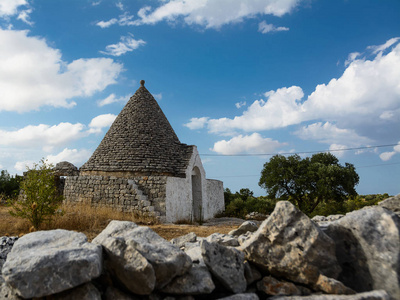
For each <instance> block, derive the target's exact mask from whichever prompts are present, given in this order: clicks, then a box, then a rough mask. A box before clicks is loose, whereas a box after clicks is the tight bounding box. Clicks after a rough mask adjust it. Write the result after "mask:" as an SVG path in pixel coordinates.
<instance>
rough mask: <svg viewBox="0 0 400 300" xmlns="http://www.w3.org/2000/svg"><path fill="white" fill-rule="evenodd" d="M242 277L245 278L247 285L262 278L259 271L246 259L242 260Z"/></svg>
mask: <svg viewBox="0 0 400 300" xmlns="http://www.w3.org/2000/svg"><path fill="white" fill-rule="evenodd" d="M244 277H245V278H246V282H247V285H250V284H252V283H253V282H256V281H258V280H260V279H261V278H262V276H261V273H260V272H259V271H258V270H257V269H256V267H254V266H253V265H252V264H250V263H249V262H248V261H247V260H246V261H245V262H244Z"/></svg>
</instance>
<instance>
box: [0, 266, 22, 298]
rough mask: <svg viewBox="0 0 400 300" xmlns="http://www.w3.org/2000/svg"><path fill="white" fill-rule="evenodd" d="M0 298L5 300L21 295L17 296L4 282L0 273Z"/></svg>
mask: <svg viewBox="0 0 400 300" xmlns="http://www.w3.org/2000/svg"><path fill="white" fill-rule="evenodd" d="M0 274H1V273H0ZM0 299H7V300H19V299H22V298H21V297H18V295H17V293H16V292H15V291H14V290H12V289H11V288H10V287H9V286H8V285H7V284H6V282H5V281H4V279H3V277H1V275H0Z"/></svg>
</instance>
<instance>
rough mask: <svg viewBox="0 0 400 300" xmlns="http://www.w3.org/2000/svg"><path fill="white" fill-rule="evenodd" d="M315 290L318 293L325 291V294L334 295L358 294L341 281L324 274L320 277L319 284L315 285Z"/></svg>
mask: <svg viewBox="0 0 400 300" xmlns="http://www.w3.org/2000/svg"><path fill="white" fill-rule="evenodd" d="M313 288H314V289H315V290H317V291H323V292H324V293H327V294H334V295H352V294H355V293H356V292H355V291H353V290H352V289H351V288H348V287H347V286H345V285H344V284H343V283H341V282H340V281H338V280H336V279H333V278H329V277H326V276H325V275H322V274H320V275H319V277H318V280H317V282H316V283H314V284H313Z"/></svg>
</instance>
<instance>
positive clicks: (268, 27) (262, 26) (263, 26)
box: [258, 21, 289, 34]
mask: <svg viewBox="0 0 400 300" xmlns="http://www.w3.org/2000/svg"><path fill="white" fill-rule="evenodd" d="M288 30H289V28H287V27H276V26H275V25H272V24H267V22H265V21H262V22H261V23H259V24H258V31H259V32H261V33H263V34H265V33H269V32H276V31H288Z"/></svg>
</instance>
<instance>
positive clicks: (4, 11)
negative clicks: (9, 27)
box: [0, 0, 28, 17]
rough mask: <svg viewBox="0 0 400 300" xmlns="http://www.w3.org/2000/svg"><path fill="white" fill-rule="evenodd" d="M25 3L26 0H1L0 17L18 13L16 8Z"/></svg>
mask: <svg viewBox="0 0 400 300" xmlns="http://www.w3.org/2000/svg"><path fill="white" fill-rule="evenodd" d="M27 4H28V2H27V1H26V0H1V1H0V17H6V16H13V15H16V14H17V13H18V8H19V7H20V6H25V5H27Z"/></svg>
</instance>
